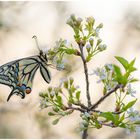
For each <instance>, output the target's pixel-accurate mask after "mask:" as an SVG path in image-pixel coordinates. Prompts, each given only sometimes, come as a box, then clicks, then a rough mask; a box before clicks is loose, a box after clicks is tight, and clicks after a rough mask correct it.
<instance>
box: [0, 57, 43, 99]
mask: <svg viewBox="0 0 140 140" xmlns="http://www.w3.org/2000/svg"><path fill="white" fill-rule="evenodd" d="M37 59H38V56H34V57H29V58H23V59H20V60H16V61H13V62H10V63H7V64H5V65H3V66H1V67H0V83H1V84H5V85H8V86H9V87H11V88H12V91H11V93H10V94H9V96H8V98H7V101H8V100H9V99H10V97H11V96H12V95H14V94H16V95H20V96H21V98H24V97H25V95H26V94H29V93H30V92H31V90H32V84H33V79H34V75H35V73H36V71H37V69H38V68H39V66H40V63H39V62H38V61H37Z"/></svg>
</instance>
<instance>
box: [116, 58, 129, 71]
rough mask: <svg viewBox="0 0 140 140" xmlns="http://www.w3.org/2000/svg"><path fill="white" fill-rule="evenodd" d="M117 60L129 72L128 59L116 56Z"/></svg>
mask: <svg viewBox="0 0 140 140" xmlns="http://www.w3.org/2000/svg"><path fill="white" fill-rule="evenodd" d="M115 58H116V59H117V60H118V61H119V62H120V63H121V64H122V65H123V67H124V68H125V70H126V71H127V69H128V67H129V63H128V61H127V60H126V59H124V58H123V57H119V56H115Z"/></svg>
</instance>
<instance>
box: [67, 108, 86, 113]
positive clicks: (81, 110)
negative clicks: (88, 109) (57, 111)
mask: <svg viewBox="0 0 140 140" xmlns="http://www.w3.org/2000/svg"><path fill="white" fill-rule="evenodd" d="M68 109H71V110H77V111H80V112H85V110H84V109H81V108H79V107H66V110H68Z"/></svg>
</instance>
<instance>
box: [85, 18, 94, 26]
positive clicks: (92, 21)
mask: <svg viewBox="0 0 140 140" xmlns="http://www.w3.org/2000/svg"><path fill="white" fill-rule="evenodd" d="M86 21H87V22H88V23H89V24H92V25H94V22H95V19H94V18H93V17H92V16H91V17H88V18H87V19H86Z"/></svg>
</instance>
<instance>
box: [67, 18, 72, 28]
mask: <svg viewBox="0 0 140 140" xmlns="http://www.w3.org/2000/svg"><path fill="white" fill-rule="evenodd" d="M66 23H67V24H68V25H70V26H71V27H73V21H72V19H71V18H69V19H67V21H66Z"/></svg>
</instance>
